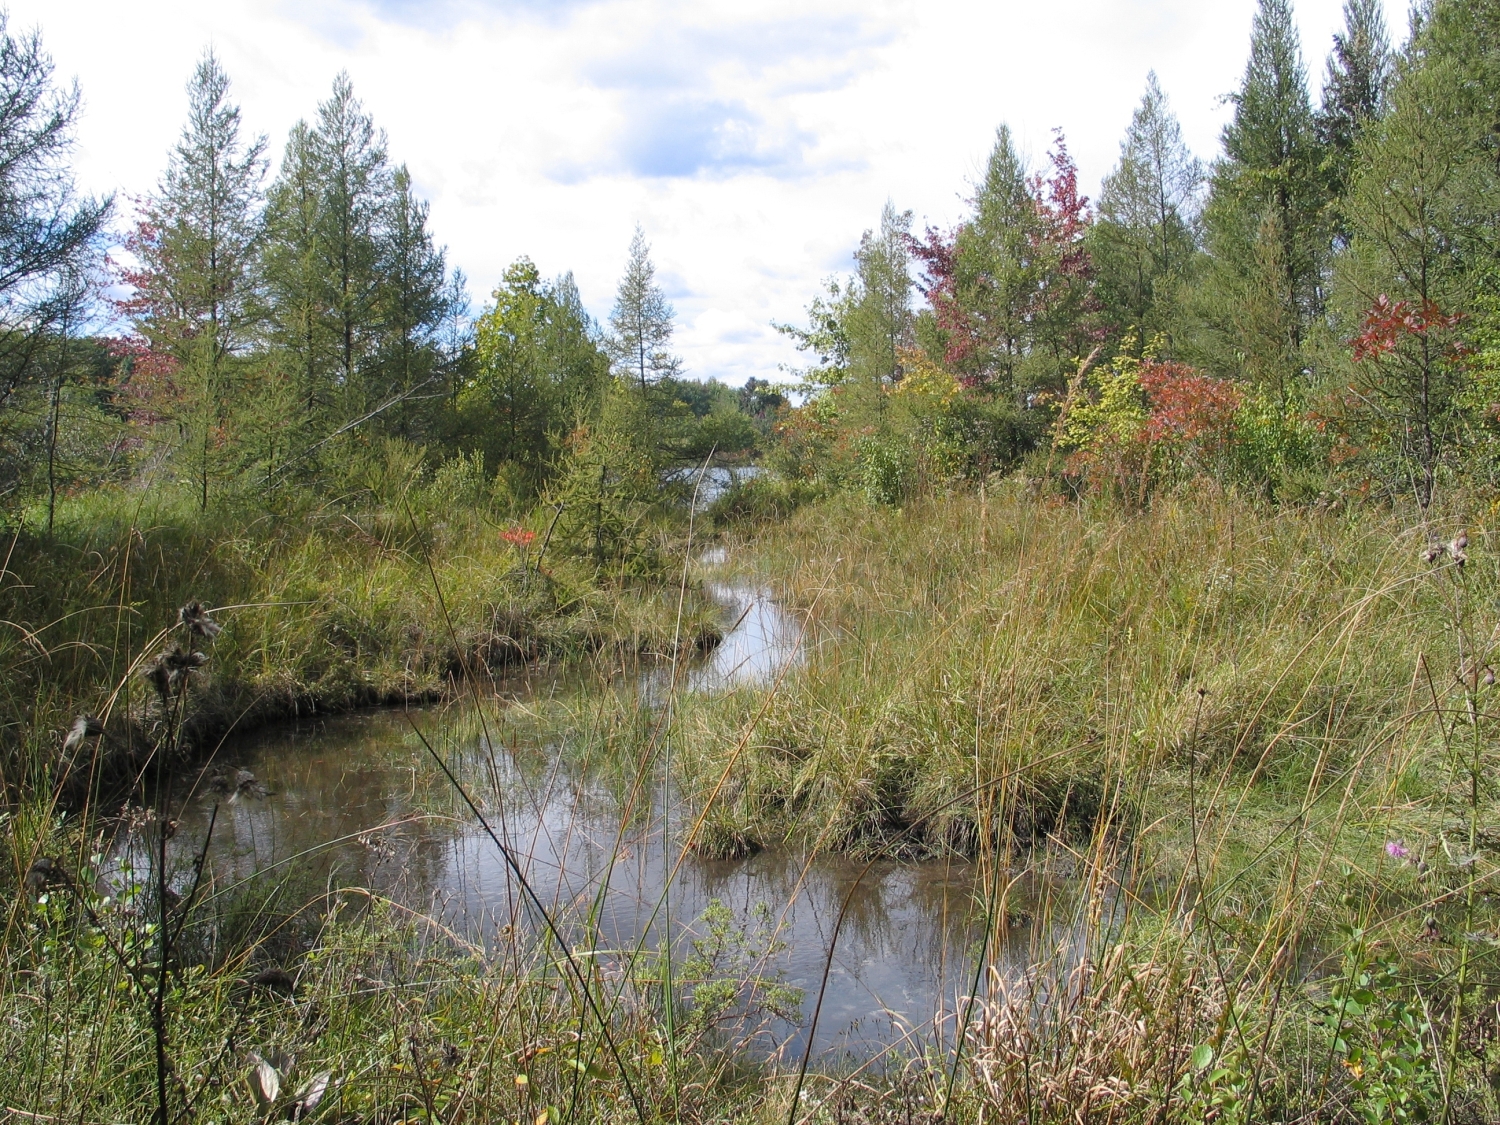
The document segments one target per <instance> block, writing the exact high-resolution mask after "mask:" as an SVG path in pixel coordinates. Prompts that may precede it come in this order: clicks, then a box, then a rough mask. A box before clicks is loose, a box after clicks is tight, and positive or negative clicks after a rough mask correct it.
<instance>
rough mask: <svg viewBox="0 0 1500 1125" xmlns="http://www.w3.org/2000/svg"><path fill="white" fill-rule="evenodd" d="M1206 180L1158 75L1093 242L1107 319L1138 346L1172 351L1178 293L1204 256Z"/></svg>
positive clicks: (1136, 119) (1106, 189) (1109, 180)
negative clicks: (1200, 225) (1201, 228)
mask: <svg viewBox="0 0 1500 1125" xmlns="http://www.w3.org/2000/svg"><path fill="white" fill-rule="evenodd" d="M1203 178H1204V176H1203V165H1202V163H1201V162H1200V161H1199V160H1198V159H1197V158H1196V157H1194V156H1193V155H1192V153H1191V152H1189V151H1188V148H1187V145H1185V144H1184V143H1183V140H1182V127H1181V126H1180V125H1179V124H1178V123H1177V119H1176V117H1174V116H1173V115H1172V111H1171V109H1170V108H1168V105H1167V98H1166V95H1165V94H1164V93H1162V90H1161V86H1160V85H1159V84H1158V82H1157V80H1156V74H1155V73H1154V72H1153V73H1151V74H1150V75H1148V76H1147V79H1146V92H1145V94H1144V95H1143V96H1142V98H1141V104H1140V105H1139V106H1137V107H1136V111H1135V113H1134V115H1133V116H1132V117H1131V121H1130V128H1129V130H1128V131H1127V132H1126V134H1125V139H1124V140H1123V141H1121V142H1120V163H1119V164H1118V165H1117V166H1116V167H1115V169H1114V171H1113V172H1111V173H1110V174H1109V175H1108V176H1106V177H1105V178H1104V186H1103V190H1102V191H1101V192H1100V195H1099V219H1098V221H1097V222H1096V223H1095V224H1094V228H1093V231H1092V233H1091V236H1090V240H1089V241H1090V248H1091V250H1092V254H1093V262H1094V266H1095V268H1096V269H1097V270H1098V277H1099V293H1100V301H1101V303H1102V305H1103V308H1104V311H1105V319H1106V321H1107V322H1108V323H1109V325H1110V327H1111V328H1112V329H1113V330H1114V331H1115V332H1117V333H1121V334H1125V333H1130V332H1131V331H1132V330H1133V336H1134V339H1135V340H1136V341H1137V344H1138V347H1139V348H1145V347H1146V346H1147V345H1148V344H1149V343H1150V342H1151V341H1152V340H1153V339H1157V338H1161V339H1162V340H1163V342H1164V344H1165V345H1166V347H1167V348H1170V344H1171V337H1172V336H1173V334H1174V332H1175V330H1176V328H1177V307H1176V306H1177V299H1178V293H1179V290H1180V288H1181V286H1182V284H1183V283H1184V281H1185V280H1186V279H1187V278H1188V276H1189V275H1190V273H1191V271H1192V269H1193V266H1194V263H1195V259H1196V257H1197V254H1198V238H1197V229H1196V227H1197V220H1198V210H1199V195H1200V192H1201V189H1202V186H1203ZM1140 354H1141V353H1140V352H1138V353H1137V356H1136V358H1140Z"/></svg>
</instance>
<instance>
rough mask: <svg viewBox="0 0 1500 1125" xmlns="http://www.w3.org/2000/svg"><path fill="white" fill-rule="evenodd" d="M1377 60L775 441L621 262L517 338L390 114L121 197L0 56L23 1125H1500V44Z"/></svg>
mask: <svg viewBox="0 0 1500 1125" xmlns="http://www.w3.org/2000/svg"><path fill="white" fill-rule="evenodd" d="M1380 11H1381V6H1380V5H1379V4H1376V3H1372V2H1370V0H1349V3H1348V4H1347V6H1346V22H1347V26H1346V27H1345V29H1344V31H1343V32H1342V33H1341V34H1340V36H1339V37H1338V39H1337V40H1336V42H1335V44H1334V50H1333V52H1332V55H1331V56H1330V59H1329V64H1328V65H1329V70H1328V77H1327V80H1326V81H1325V84H1324V94H1323V99H1322V104H1321V105H1320V106H1317V107H1315V106H1314V105H1313V103H1312V100H1311V97H1310V95H1309V93H1308V89H1307V81H1306V72H1305V67H1304V66H1303V64H1302V62H1301V55H1300V47H1299V45H1298V43H1297V38H1296V33H1295V27H1294V23H1293V21H1292V14H1291V10H1290V7H1289V5H1288V4H1287V3H1286V2H1285V0H1260V3H1259V4H1258V15H1257V17H1256V20H1255V25H1254V36H1253V39H1252V43H1251V51H1250V60H1249V63H1248V64H1247V68H1246V72H1245V76H1244V80H1243V83H1242V85H1241V87H1240V89H1239V92H1238V94H1237V97H1236V100H1235V103H1234V104H1235V111H1234V115H1233V120H1232V123H1231V125H1230V126H1229V127H1228V128H1227V129H1226V132H1225V136H1224V146H1223V152H1222V153H1221V154H1220V155H1219V157H1218V159H1217V160H1216V161H1215V162H1214V163H1213V165H1212V166H1211V168H1208V169H1205V168H1204V167H1203V166H1202V165H1201V164H1200V163H1199V162H1198V161H1197V160H1196V159H1195V158H1193V157H1192V155H1191V154H1190V153H1188V152H1187V150H1186V148H1185V147H1184V146H1183V144H1182V141H1181V135H1180V130H1178V129H1177V126H1176V123H1175V121H1174V119H1173V118H1172V116H1171V113H1170V110H1169V108H1168V105H1167V102H1166V99H1165V95H1164V94H1163V93H1162V91H1161V90H1160V88H1159V86H1158V84H1157V83H1156V81H1155V79H1154V78H1153V79H1152V80H1151V82H1150V84H1149V86H1148V89H1147V91H1146V95H1145V97H1144V99H1143V100H1142V103H1141V105H1140V107H1139V109H1138V110H1137V112H1136V114H1135V116H1134V119H1133V121H1132V125H1131V128H1130V131H1129V133H1128V135H1127V137H1126V139H1125V141H1124V143H1123V144H1122V148H1121V158H1120V164H1119V166H1118V167H1117V168H1116V169H1115V170H1114V172H1113V173H1112V174H1111V175H1110V176H1109V177H1107V178H1106V180H1105V182H1104V188H1103V191H1102V193H1101V198H1100V200H1099V203H1098V205H1097V207H1096V206H1093V205H1091V204H1090V203H1089V202H1088V201H1087V200H1085V199H1083V198H1082V197H1081V196H1080V194H1079V191H1078V184H1077V170H1076V169H1075V168H1074V167H1073V165H1072V163H1071V160H1070V158H1069V156H1068V153H1067V149H1066V146H1065V145H1064V144H1063V143H1062V141H1061V138H1060V136H1059V139H1058V141H1057V144H1056V145H1055V147H1054V148H1053V150H1052V152H1051V153H1050V155H1049V157H1048V161H1047V163H1046V165H1045V166H1044V167H1043V168H1041V169H1040V170H1038V169H1036V168H1033V167H1030V166H1028V165H1027V163H1026V161H1025V160H1023V159H1022V157H1021V155H1020V154H1019V153H1018V151H1017V149H1016V147H1015V145H1014V143H1013V140H1012V138H1011V136H1010V134H1009V132H1008V131H1006V130H1005V129H1004V128H1002V129H1001V130H1000V131H999V133H998V135H997V138H996V141H995V146H994V150H993V152H992V154H991V158H990V160H989V162H988V164H987V166H986V168H985V170H984V174H983V176H982V178H981V180H980V182H979V183H977V184H975V185H973V200H972V213H971V214H970V215H969V217H968V218H967V219H966V220H965V221H964V222H963V223H962V224H961V225H960V226H958V227H957V228H956V229H954V230H952V231H937V230H928V231H927V232H926V233H925V235H923V236H921V237H918V236H915V235H914V234H913V232H912V217H911V216H910V215H909V214H907V213H903V212H900V211H898V210H896V209H895V208H894V207H887V209H886V210H885V212H884V214H883V215H882V216H881V220H880V225H879V226H878V227H877V228H874V229H872V230H871V231H869V232H867V234H866V236H865V238H864V239H863V240H862V241H861V243H860V245H859V248H858V250H857V252H856V254H855V258H854V261H855V263H856V267H857V272H856V274H855V275H854V276H852V277H850V278H848V279H845V280H839V281H835V282H831V283H830V284H829V286H828V288H827V290H826V291H825V292H824V293H822V294H820V295H819V296H818V297H817V298H815V299H814V300H813V302H812V304H811V305H810V307H809V310H808V312H809V316H808V321H807V324H806V325H805V326H784V331H786V332H787V333H788V335H789V336H790V337H791V338H792V339H793V340H794V341H795V342H796V343H797V344H798V346H799V347H801V348H802V349H803V351H804V352H805V353H806V354H807V355H808V358H809V364H808V366H807V367H806V368H805V369H804V370H801V371H798V372H793V373H789V374H788V376H787V379H788V381H787V382H784V383H781V384H777V385H772V384H771V383H769V382H762V381H761V380H758V379H757V380H752V381H751V383H749V384H748V385H746V386H745V387H744V388H742V389H738V388H736V389H731V388H728V387H725V386H723V385H721V384H719V383H716V382H713V381H707V382H700V381H696V380H693V379H690V378H688V377H687V374H686V373H685V372H684V371H683V370H682V369H681V365H680V363H679V361H678V360H677V358H676V357H675V355H674V354H673V352H672V350H671V333H672V319H673V313H672V309H671V307H670V305H669V304H668V303H667V301H666V298H665V296H664V294H663V293H662V290H661V288H660V286H659V285H658V284H657V282H656V280H655V276H654V267H653V266H652V262H651V257H650V251H649V246H648V245H647V243H646V240H645V236H644V234H643V233H642V232H639V231H638V232H637V236H636V238H635V240H634V242H633V244H632V248H631V253H630V258H629V261H628V262H627V266H626V270H625V274H624V276H623V278H622V280H621V283H620V286H619V291H618V294H617V298H616V302H615V305H614V312H613V315H612V316H611V318H610V320H609V323H608V324H607V325H600V324H598V323H595V322H594V321H593V320H592V319H591V318H590V317H589V316H588V314H587V312H586V311H585V308H584V305H583V303H582V300H581V298H580V296H579V294H578V290H577V286H576V285H575V284H574V282H573V280H572V278H571V276H566V275H565V276H563V277H559V278H556V279H551V280H548V279H545V278H543V277H542V276H541V275H540V274H539V272H538V271H537V269H536V267H535V266H534V265H532V264H531V263H530V262H529V261H526V260H524V259H522V260H520V261H518V262H516V263H515V264H514V266H512V267H511V269H509V270H508V271H507V272H506V274H505V276H504V278H503V279H502V280H501V282H500V284H499V285H498V286H497V287H496V288H495V289H494V291H493V293H492V295H491V298H490V300H489V303H487V304H486V305H485V307H484V308H483V309H482V310H481V311H480V312H479V313H478V314H477V315H472V316H471V315H470V313H469V310H468V308H467V304H466V297H465V296H464V284H463V280H462V278H461V277H458V276H455V275H454V274H453V273H451V272H450V271H449V270H448V268H447V266H446V263H445V260H444V255H443V252H442V251H441V250H440V249H439V248H438V247H437V246H436V245H435V243H434V241H433V239H432V237H431V234H430V232H429V231H428V229H427V212H426V206H425V204H424V203H423V202H422V200H421V199H420V198H419V197H418V196H417V195H416V194H415V192H414V189H413V187H412V180H411V177H410V176H409V175H408V174H407V173H406V170H405V168H404V167H402V166H400V165H399V164H397V163H395V162H394V161H393V160H392V159H391V157H390V155H389V153H388V152H387V151H386V143H385V139H384V137H383V135H382V134H381V133H380V132H379V130H378V129H376V127H375V125H374V123H373V122H372V120H371V119H370V117H369V116H368V115H367V114H366V113H365V111H364V109H363V108H362V106H361V104H360V102H359V100H358V98H357V97H356V96H355V93H354V90H353V88H352V85H351V83H350V82H349V80H348V79H347V77H346V76H340V77H339V78H338V79H337V80H336V82H335V84H334V87H333V91H332V94H331V95H330V97H329V99H328V100H327V101H326V102H324V103H323V104H322V105H320V106H318V107H317V112H316V115H315V116H314V117H313V118H312V119H310V120H309V121H308V122H303V123H299V124H298V125H296V126H295V127H293V128H292V130H291V131H290V134H289V139H288V142H287V145H286V148H285V152H284V155H283V158H282V159H281V161H280V163H279V165H278V167H277V170H276V174H275V175H274V177H272V178H271V181H270V183H269V185H267V184H266V183H265V182H264V181H265V179H266V176H267V174H268V172H269V167H268V162H267V160H266V158H265V152H266V144H265V141H264V140H263V139H256V138H251V137H246V136H243V135H242V132H241V129H240V122H239V111H238V109H237V107H236V106H235V104H234V102H233V100H232V98H231V96H230V87H229V82H228V78H227V76H226V75H225V74H224V72H223V70H222V68H221V66H220V65H219V63H218V61H217V59H215V57H214V56H213V55H212V54H211V53H210V54H207V55H205V56H204V58H203V59H202V60H201V62H200V64H199V65H198V67H197V69H196V71H195V73H194V75H193V78H192V80H191V82H190V84H189V87H188V93H189V104H190V115H189V120H188V123H187V125H186V127H185V129H184V131H183V135H182V141H181V143H180V145H179V146H178V148H177V149H175V150H174V151H173V152H172V153H171V154H169V158H168V165H167V170H166V171H165V173H164V174H163V177H162V180H161V183H160V185H159V188H158V190H157V192H156V193H155V194H153V195H152V196H151V197H150V198H149V199H146V200H143V201H141V202H140V204H139V208H138V211H137V213H136V214H134V215H133V216H125V215H122V214H121V213H120V212H121V209H120V208H118V207H117V205H116V202H115V201H113V200H93V199H82V198H79V197H78V196H77V195H76V194H75V193H74V192H73V191H72V187H71V182H70V179H69V174H68V168H67V161H66V157H67V151H68V144H69V137H70V129H71V127H72V123H73V121H74V119H75V117H76V114H77V112H78V102H77V99H76V97H74V96H72V95H70V94H69V92H68V88H67V87H66V86H62V85H60V84H58V83H56V82H55V81H54V79H53V76H52V73H51V67H50V62H49V61H48V59H47V57H46V55H45V52H44V51H43V49H42V45H41V41H40V38H39V37H38V36H37V35H27V34H20V33H18V32H16V31H15V30H14V29H11V28H4V29H3V35H4V50H3V51H0V93H5V94H6V99H7V100H6V101H5V104H8V105H13V106H17V107H20V108H19V109H18V110H17V112H16V114H14V115H13V116H10V117H6V116H3V115H0V139H3V140H4V141H5V143H6V144H7V145H9V146H10V151H14V152H15V153H16V154H17V156H16V158H15V160H14V161H12V162H10V163H4V162H0V203H3V204H4V206H0V256H3V255H6V254H11V255H12V256H13V257H15V258H16V263H15V268H14V270H12V271H11V272H6V271H4V270H0V297H3V301H0V318H3V323H0V376H3V379H0V488H3V491H0V520H3V528H4V534H3V540H0V548H3V556H0V670H3V676H0V789H3V796H4V808H3V811H0V817H3V820H4V841H3V851H0V902H3V909H4V931H3V938H0V960H3V974H0V1113H3V1114H4V1115H6V1119H7V1120H11V1119H13V1120H16V1121H76V1122H87V1123H95V1122H122V1121H123V1122H131V1121H145V1120H154V1121H156V1122H159V1123H160V1125H178V1123H182V1122H188V1121H204V1122H209V1121H214V1122H219V1121H223V1122H230V1121H243V1122H251V1121H271V1120H288V1119H290V1120H307V1121H329V1122H335V1121H337V1122H351V1123H352V1122H369V1123H376V1122H380V1123H395V1122H413V1121H423V1122H430V1123H435V1122H466V1121H475V1122H477V1121H507V1122H529V1123H534V1125H547V1123H550V1122H612V1121H619V1122H657V1121H685V1122H729V1121H735V1122H739V1121H765V1122H772V1121H777V1122H786V1123H787V1125H813V1123H827V1125H834V1123H853V1122H869V1123H874V1122H890V1123H895V1122H903V1123H910V1122H917V1121H939V1120H942V1121H965V1122H974V1123H976V1125H977V1123H979V1122H1021V1121H1024V1122H1027V1123H1028V1125H1041V1123H1046V1122H1058V1123H1061V1122H1080V1123H1088V1125H1094V1123H1098V1125H1105V1123H1110V1125H1114V1123H1120V1125H1124V1123H1129V1122H1139V1123H1142V1125H1144V1123H1147V1122H1151V1123H1174V1125H1176V1123H1183V1125H1186V1123H1204V1125H1206V1123H1210V1122H1212V1123H1223V1125H1234V1123H1249V1122H1262V1121H1267V1122H1272V1121H1274V1122H1365V1123H1370V1125H1374V1123H1383V1122H1393V1123H1394V1122H1417V1121H1433V1122H1438V1121H1441V1122H1445V1123H1449V1122H1451V1123H1455V1125H1457V1123H1461V1122H1475V1123H1477V1122H1488V1121H1494V1120H1497V1119H1500V1100H1497V1098H1500V1095H1497V1091H1500V962H1497V957H1500V900H1497V898H1496V895H1497V894H1500V888H1497V886H1496V876H1497V873H1500V819H1497V817H1500V800H1497V797H1500V794H1497V791H1496V788H1495V783H1494V777H1495V771H1496V768H1497V764H1500V715H1497V705H1496V701H1495V700H1496V697H1495V695H1494V691H1495V681H1496V676H1497V669H1500V654H1497V652H1496V645H1497V643H1500V531H1497V528H1496V513H1497V512H1500V485H1497V477H1496V465H1497V464H1500V461H1497V448H1500V447H1497V444H1496V442H1497V437H1500V432H1497V429H1496V419H1497V417H1500V414H1497V410H1500V407H1497V399H1500V382H1497V371H1500V358H1497V353H1496V350H1495V348H1496V344H1495V341H1496V339H1497V338H1500V336H1497V325H1500V320H1497V313H1496V309H1497V306H1496V304H1495V298H1494V280H1495V278H1494V270H1493V262H1494V259H1495V254H1496V250H1497V247H1496V244H1495V241H1494V240H1495V231H1496V223H1495V219H1496V216H1500V166H1497V165H1496V163H1495V156H1494V122H1495V120H1497V118H1500V105H1497V104H1496V98H1497V96H1500V95H1497V91H1500V71H1497V62H1496V60H1497V59H1500V8H1497V6H1496V5H1495V4H1494V3H1491V2H1489V0H1435V2H1433V3H1428V4H1421V5H1418V6H1417V9H1416V11H1415V14H1414V16H1413V25H1412V29H1411V33H1410V36H1409V39H1408V41H1407V42H1406V44H1405V45H1404V46H1402V47H1401V48H1399V49H1393V48H1392V47H1391V46H1390V45H1389V42H1388V38H1387V36H1386V32H1385V28H1384V25H1383V23H1382V20H1381V18H1380V14H1379V13H1380ZM28 107H29V108H28ZM18 216H19V217H18ZM6 224H11V225H10V226H6ZM111 224H119V225H111ZM111 239H113V241H114V242H115V244H116V245H115V249H114V250H113V251H112V257H110V258H109V259H108V260H107V261H106V260H105V258H104V248H105V244H106V243H107V242H109V241H110V240H111ZM17 246H22V247H27V248H28V250H27V253H26V254H20V253H19V252H18V251H15V247H17ZM105 282H108V284H105ZM7 286H9V288H6V287H7Z"/></svg>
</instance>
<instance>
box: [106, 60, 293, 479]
mask: <svg viewBox="0 0 1500 1125" xmlns="http://www.w3.org/2000/svg"><path fill="white" fill-rule="evenodd" d="M188 107H189V108H188V121H187V124H186V125H185V126H184V128H183V133H182V139H181V140H180V141H179V142H178V144H177V147H176V149H175V150H174V151H173V153H172V156H171V159H170V162H169V164H168V167H167V171H166V175H165V176H164V177H163V179H162V183H161V186H160V188H159V190H158V192H157V194H156V195H155V197H154V198H152V199H151V200H150V201H149V202H148V203H147V205H146V207H145V209H144V213H143V215H142V218H141V221H140V222H139V224H138V225H137V227H136V230H135V232H134V234H133V235H132V236H131V238H130V239H129V240H128V242H127V246H128V248H129V249H130V251H131V252H132V254H133V255H134V256H135V258H136V259H137V261H138V262H139V268H137V269H133V270H127V271H123V277H124V280H125V281H126V282H128V283H129V284H130V285H131V286H132V288H133V290H134V292H133V295H132V296H131V297H130V298H128V299H127V300H125V301H124V302H122V307H123V308H124V309H125V310H126V311H127V312H128V313H129V315H130V317H131V322H132V326H133V327H134V330H135V331H136V333H137V334H138V335H139V336H140V337H142V338H143V339H144V340H145V341H146V342H147V345H148V346H149V348H150V349H151V351H152V352H154V353H155V354H156V355H157V356H158V357H159V358H160V360H161V361H162V362H165V363H167V364H169V365H170V367H171V369H172V370H173V372H174V378H173V379H172V381H171V387H172V390H173V394H172V395H171V399H172V401H170V402H164V401H160V400H158V402H157V403H156V404H155V405H156V406H157V408H158V409H159V410H162V411H164V412H165V413H166V414H167V416H169V417H171V418H172V419H173V420H174V421H175V423H176V425H177V426H178V428H179V430H180V431H181V433H182V436H183V439H184V441H185V442H186V444H187V446H188V451H189V453H190V456H189V460H190V462H191V466H192V468H191V475H192V477H193V479H194V482H195V486H196V490H197V492H198V496H199V502H200V504H201V505H202V506H204V507H207V505H208V497H209V486H210V482H211V479H212V477H213V476H214V475H215V473H216V472H222V471H225V468H224V466H222V465H216V463H217V462H218V461H220V460H221V458H220V457H219V455H218V448H219V447H221V446H223V445H225V444H226V443H228V442H229V441H231V440H232V434H230V432H229V430H230V429H231V426H230V419H231V414H232V413H233V411H234V409H235V406H236V402H237V399H238V394H237V386H236V385H237V382H238V378H239V374H240V373H239V372H238V371H237V370H236V368H235V362H234V361H235V357H237V356H239V355H240V354H242V353H243V352H244V350H245V349H246V348H247V347H248V346H249V345H250V344H251V343H252V342H253V340H254V339H255V329H256V317H257V310H258V302H257V301H256V297H255V290H254V272H253V267H254V261H255V255H256V253H257V249H258V245H259V242H260V235H261V227H260V212H261V204H262V196H261V185H262V182H263V180H264V177H265V170H266V164H265V158H264V152H265V144H266V142H265V138H263V137H257V138H254V139H252V140H250V141H249V142H248V143H246V142H244V141H242V139H241V137H240V111H239V107H238V106H236V105H234V104H233V103H232V102H230V101H229V78H228V76H227V75H226V74H225V73H224V70H223V68H222V67H221V66H220V65H219V61H218V59H217V58H216V57H215V56H214V55H213V53H212V52H209V53H207V54H205V55H204V57H203V59H202V60H201V61H200V62H199V64H198V67H197V69H196V70H195V71H194V73H193V77H192V79H191V81H190V82H189V83H188Z"/></svg>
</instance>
